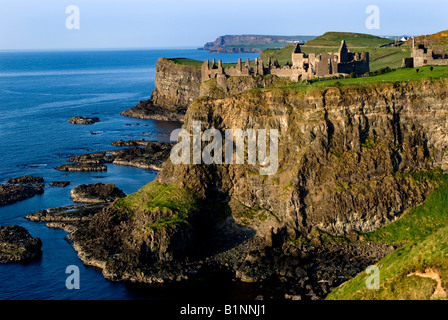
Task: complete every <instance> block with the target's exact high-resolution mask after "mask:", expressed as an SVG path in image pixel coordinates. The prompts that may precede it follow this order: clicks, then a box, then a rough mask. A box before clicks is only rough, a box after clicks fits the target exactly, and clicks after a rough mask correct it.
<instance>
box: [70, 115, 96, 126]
mask: <svg viewBox="0 0 448 320" xmlns="http://www.w3.org/2000/svg"><path fill="white" fill-rule="evenodd" d="M99 121H100V119H99V118H97V117H91V118H89V117H82V116H74V117H72V118H70V119H69V120H67V122H70V123H73V124H94V123H96V122H99Z"/></svg>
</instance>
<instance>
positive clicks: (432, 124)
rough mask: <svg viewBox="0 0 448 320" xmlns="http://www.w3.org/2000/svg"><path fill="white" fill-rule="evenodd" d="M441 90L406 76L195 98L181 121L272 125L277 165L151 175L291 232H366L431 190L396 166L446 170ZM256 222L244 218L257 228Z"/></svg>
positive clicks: (168, 167) (170, 168)
mask: <svg viewBox="0 0 448 320" xmlns="http://www.w3.org/2000/svg"><path fill="white" fill-rule="evenodd" d="M446 89H447V82H435V83H404V84H402V85H393V84H382V85H381V84H380V85H378V86H376V87H374V86H368V87H353V88H343V89H338V88H329V89H325V90H314V91H309V92H307V93H303V92H299V91H294V90H282V89H269V90H256V91H254V90H252V91H249V92H245V93H243V94H240V95H237V96H232V97H229V98H224V99H199V100H197V101H195V102H194V103H193V104H192V105H191V106H190V107H189V109H188V111H187V114H186V118H185V123H184V128H186V129H188V128H191V127H192V122H193V121H201V122H202V125H203V130H205V129H207V128H212V127H214V128H217V129H218V130H221V131H222V132H224V129H226V128H240V129H243V130H246V129H250V128H265V129H278V130H279V169H278V171H277V173H276V174H275V175H272V176H260V175H259V174H258V166H254V165H219V166H206V165H201V166H187V165H173V164H171V163H170V161H168V162H167V163H165V166H164V168H163V170H162V171H161V172H160V174H159V176H158V178H157V180H158V182H161V183H173V182H179V181H180V182H181V183H182V184H184V185H185V186H187V187H189V188H191V189H192V190H195V191H196V192H198V193H199V194H201V195H203V196H204V197H207V195H209V194H210V193H211V192H215V193H216V190H219V193H222V194H225V195H227V196H228V197H229V199H230V201H229V202H228V203H229V205H230V207H231V209H232V210H233V215H234V217H235V218H236V220H237V221H241V220H238V217H239V214H240V213H241V209H238V208H245V207H249V208H257V210H258V211H260V210H264V211H266V212H268V213H269V215H270V216H272V217H274V219H272V220H273V221H277V226H278V227H279V228H282V227H286V229H287V230H288V234H289V235H290V236H292V237H294V234H296V233H297V231H299V232H308V231H310V230H311V229H312V228H314V227H317V228H319V229H321V230H323V231H326V232H328V233H330V234H333V235H341V234H346V233H350V232H352V231H362V232H366V231H372V230H375V229H377V228H379V227H381V226H382V225H384V224H386V223H387V222H389V221H392V220H394V219H396V218H397V217H399V216H400V215H401V214H402V213H403V212H404V211H405V210H406V209H407V208H410V207H412V206H415V205H416V204H418V203H421V202H422V201H423V200H424V199H425V197H426V196H427V194H428V192H430V191H431V190H432V189H433V186H432V185H431V184H430V183H429V182H425V183H422V184H418V183H416V182H415V181H413V179H412V178H410V177H409V176H407V175H406V174H402V172H407V171H414V170H423V169H431V168H435V167H441V168H443V169H447V168H448V151H447V147H448V137H447V134H446V132H447V129H448V128H447V126H448V123H447V112H448V109H447V105H448V104H447V90H446ZM246 163H247V162H246ZM199 167H200V169H199ZM210 177H213V178H210ZM255 220H257V219H255ZM255 220H254V221H246V222H248V224H249V225H252V224H254V227H259V226H256V225H257V223H256V221H255ZM258 220H259V219H258ZM269 223H270V224H271V225H272V221H271V222H269ZM260 230H261V229H260Z"/></svg>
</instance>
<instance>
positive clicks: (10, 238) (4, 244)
mask: <svg viewBox="0 0 448 320" xmlns="http://www.w3.org/2000/svg"><path fill="white" fill-rule="evenodd" d="M41 247H42V241H41V240H40V239H39V238H33V237H32V236H31V235H30V234H29V232H28V231H27V230H26V229H25V228H23V227H20V226H5V227H0V263H9V262H29V261H32V260H35V259H37V258H40V257H41V256H42V250H41Z"/></svg>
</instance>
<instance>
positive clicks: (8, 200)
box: [0, 176, 44, 207]
mask: <svg viewBox="0 0 448 320" xmlns="http://www.w3.org/2000/svg"><path fill="white" fill-rule="evenodd" d="M43 182H44V179H43V178H42V177H32V176H23V177H18V178H13V179H10V180H8V181H7V182H6V183H4V184H2V185H0V207H1V206H6V205H9V204H13V203H15V202H17V201H22V200H25V199H28V198H31V197H34V196H35V195H36V194H42V193H44V188H43Z"/></svg>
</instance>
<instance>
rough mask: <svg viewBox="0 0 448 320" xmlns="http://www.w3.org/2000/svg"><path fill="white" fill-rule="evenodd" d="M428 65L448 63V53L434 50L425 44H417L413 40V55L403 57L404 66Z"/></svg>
mask: <svg viewBox="0 0 448 320" xmlns="http://www.w3.org/2000/svg"><path fill="white" fill-rule="evenodd" d="M427 65H438V66H443V65H445V66H446V65H448V54H446V53H444V52H440V53H437V52H434V51H433V49H429V48H426V47H425V45H424V44H419V45H417V46H416V45H415V39H413V40H412V57H411V58H404V59H403V67H407V68H417V67H423V66H427Z"/></svg>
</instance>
